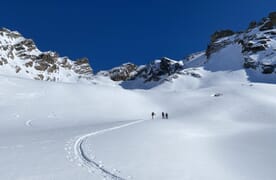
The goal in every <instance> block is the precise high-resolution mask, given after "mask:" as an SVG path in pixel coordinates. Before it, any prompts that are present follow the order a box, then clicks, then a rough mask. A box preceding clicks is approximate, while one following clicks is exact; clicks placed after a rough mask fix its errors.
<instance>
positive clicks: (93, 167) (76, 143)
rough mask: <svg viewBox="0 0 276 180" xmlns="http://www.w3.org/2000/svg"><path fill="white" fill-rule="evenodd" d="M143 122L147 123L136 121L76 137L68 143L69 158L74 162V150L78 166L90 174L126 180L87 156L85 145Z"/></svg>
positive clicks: (66, 148)
mask: <svg viewBox="0 0 276 180" xmlns="http://www.w3.org/2000/svg"><path fill="white" fill-rule="evenodd" d="M143 121H145V120H137V121H134V122H130V123H126V124H123V125H119V126H114V127H111V128H107V129H102V130H99V131H95V132H92V133H88V134H84V135H82V136H78V137H75V138H74V139H71V140H70V141H69V142H68V143H67V147H65V150H66V151H67V152H68V156H67V158H68V159H69V160H70V161H73V159H70V156H71V152H70V150H73V153H74V159H75V160H77V161H78V163H79V164H78V165H79V166H83V167H86V168H87V169H88V171H89V172H90V173H92V172H93V173H98V174H99V175H102V176H103V177H104V179H112V180H114V179H115V180H125V179H127V178H123V177H120V176H119V175H117V174H116V172H114V173H113V172H111V171H109V170H107V169H105V168H104V166H103V165H102V162H96V161H95V160H94V158H93V159H90V158H89V157H88V156H87V155H86V154H85V150H84V148H83V144H84V142H85V141H86V140H87V139H88V138H89V137H91V136H95V135H99V134H104V133H106V132H110V131H114V130H118V129H121V128H125V127H128V126H131V125H134V124H137V123H141V122H143Z"/></svg>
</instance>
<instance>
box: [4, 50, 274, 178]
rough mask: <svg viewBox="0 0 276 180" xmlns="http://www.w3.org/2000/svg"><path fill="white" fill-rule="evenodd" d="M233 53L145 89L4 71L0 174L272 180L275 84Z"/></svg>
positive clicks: (102, 78)
mask: <svg viewBox="0 0 276 180" xmlns="http://www.w3.org/2000/svg"><path fill="white" fill-rule="evenodd" d="M238 48H239V47H237V46H231V47H229V48H228V49H225V51H229V52H235V51H238ZM229 52H228V53H227V54H231V56H232V55H233V54H235V53H229ZM237 54H238V53H236V56H235V57H231V56H230V55H229V57H225V56H224V57H223V58H225V59H226V60H227V59H229V60H231V61H232V62H233V63H232V64H229V66H228V67H227V68H225V69H222V70H221V62H219V59H221V58H222V55H221V54H219V53H218V54H216V55H214V56H213V57H212V58H213V62H212V63H211V62H210V64H209V65H206V66H204V67H196V68H195V69H193V71H195V72H196V73H198V74H200V75H201V78H194V77H192V76H185V75H181V76H179V78H177V79H173V80H172V81H171V82H165V83H163V84H161V85H159V86H156V87H155V88H152V89H149V90H125V89H123V88H122V87H120V86H119V85H118V84H115V83H113V82H111V81H109V80H107V79H105V78H104V77H96V78H95V80H94V83H91V84H81V83H78V84H66V83H51V82H42V81H33V80H24V79H18V78H13V77H7V76H0V87H1V88H0V113H1V121H0V179H3V180H49V179H50V180H60V179H66V180H86V179H116V177H117V179H135V180H149V179H156V180H163V179H165V180H167V179H169V180H171V179H173V180H221V179H223V180H260V179H264V180H275V179H276V174H275V167H276V151H275V149H276V141H275V139H276V129H275V127H276V111H275V107H276V96H275V92H276V86H275V85H274V84H266V83H254V82H253V83H252V82H251V81H249V80H248V72H246V71H245V70H244V69H242V67H241V63H240V61H239V60H241V59H239V58H240V57H239V56H238V55H237ZM199 58H202V57H199ZM231 58H232V59H231ZM234 62H235V63H234ZM226 65H227V64H226ZM256 77H259V78H262V79H263V80H264V81H265V79H266V78H267V76H265V75H261V74H256ZM152 111H154V112H156V113H157V116H156V118H155V119H154V120H151V117H150V114H151V112H152ZM162 111H164V112H168V113H169V119H168V120H162V119H161V112H162ZM112 175H114V176H112Z"/></svg>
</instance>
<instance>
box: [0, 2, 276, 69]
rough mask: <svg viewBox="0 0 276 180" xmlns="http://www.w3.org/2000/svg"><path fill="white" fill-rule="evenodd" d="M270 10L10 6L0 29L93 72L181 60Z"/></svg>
mask: <svg viewBox="0 0 276 180" xmlns="http://www.w3.org/2000/svg"><path fill="white" fill-rule="evenodd" d="M275 10H276V1H275V0H262V1H260V0H232V1H226V0H191V1H190V0H136V1H135V0H78V1H70V0H47V1H43V0H32V1H31V0H13V1H2V2H1V11H0V13H1V16H0V17H1V18H0V24H1V26H2V27H7V28H9V29H12V30H18V31H19V32H21V33H22V34H23V35H24V36H25V37H27V38H32V39H33V40H34V41H35V42H36V44H37V46H38V47H39V49H41V50H43V51H46V50H53V51H57V52H58V53H59V54H60V55H61V56H69V57H70V58H71V59H76V58H79V57H88V58H89V60H90V63H91V65H92V67H93V68H94V69H95V70H96V71H98V70H102V69H109V68H111V67H114V66H118V65H120V64H122V63H124V62H128V61H131V62H134V63H136V64H145V63H147V62H149V61H151V60H154V59H156V58H160V57H163V56H167V57H170V58H174V59H181V58H183V57H185V56H186V55H188V54H190V53H193V52H196V51H200V50H204V49H205V48H206V46H207V43H208V41H209V37H210V34H212V33H213V32H214V31H215V30H220V29H233V30H243V29H245V28H246V27H247V26H248V24H249V22H250V21H252V20H260V19H261V18H262V17H265V16H266V15H267V14H268V13H269V12H271V11H275Z"/></svg>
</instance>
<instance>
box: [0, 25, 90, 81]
mask: <svg viewBox="0 0 276 180" xmlns="http://www.w3.org/2000/svg"><path fill="white" fill-rule="evenodd" d="M0 74H1V75H8V76H17V77H24V78H29V79H36V80H46V81H62V82H77V81H79V80H86V79H91V77H92V75H93V70H92V68H91V67H90V65H89V63H88V59H86V58H82V59H79V60H77V61H72V60H70V59H69V58H67V57H59V55H58V54H57V53H56V52H51V51H48V52H41V51H40V50H39V49H38V48H37V47H36V45H35V43H34V42H33V41H32V40H31V39H26V38H24V37H23V36H22V35H21V34H19V33H18V32H16V31H10V30H8V29H5V28H2V29H0Z"/></svg>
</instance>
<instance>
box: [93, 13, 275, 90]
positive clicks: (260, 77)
mask: <svg viewBox="0 0 276 180" xmlns="http://www.w3.org/2000/svg"><path fill="white" fill-rule="evenodd" d="M275 19H276V13H275V12H274V13H270V14H269V16H268V17H267V18H264V19H263V20H262V21H261V22H259V23H256V22H255V23H251V24H250V26H249V28H248V29H247V30H246V31H244V32H237V33H235V32H233V31H231V30H222V31H217V32H215V33H214V34H213V35H212V36H211V42H210V44H209V45H208V47H207V49H206V51H205V52H204V51H202V52H198V53H194V54H191V55H190V56H188V57H187V58H185V59H183V60H180V61H176V60H172V59H169V58H166V57H165V58H161V59H159V60H155V61H152V62H150V63H149V64H147V65H142V66H137V65H135V64H132V63H127V64H123V65H122V66H120V67H116V68H113V69H111V70H109V71H103V72H100V73H98V76H100V75H104V76H108V77H110V78H111V79H112V80H114V81H121V82H122V83H121V85H122V87H124V88H127V89H149V88H153V87H156V86H158V85H160V84H162V83H164V82H166V81H172V80H173V79H176V78H178V77H180V76H182V75H186V76H187V75H191V76H193V77H195V78H200V77H201V76H200V74H198V73H197V71H196V70H195V68H198V67H203V68H205V69H206V70H209V71H234V70H244V71H246V73H247V75H248V79H249V80H251V81H253V82H270V83H276V78H275V76H276V75H275V67H276V23H275V21H276V20H275Z"/></svg>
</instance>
